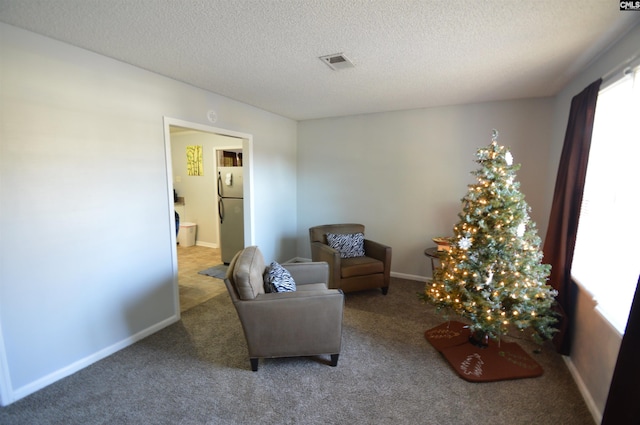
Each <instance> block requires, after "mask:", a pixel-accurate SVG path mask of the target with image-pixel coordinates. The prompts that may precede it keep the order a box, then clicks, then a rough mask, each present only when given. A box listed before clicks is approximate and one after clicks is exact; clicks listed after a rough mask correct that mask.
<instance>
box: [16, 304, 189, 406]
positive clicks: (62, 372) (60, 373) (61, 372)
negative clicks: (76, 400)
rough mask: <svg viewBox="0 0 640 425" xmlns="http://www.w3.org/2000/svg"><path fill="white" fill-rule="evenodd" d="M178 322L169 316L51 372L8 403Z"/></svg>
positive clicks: (19, 391)
mask: <svg viewBox="0 0 640 425" xmlns="http://www.w3.org/2000/svg"><path fill="white" fill-rule="evenodd" d="M178 320H180V315H179V314H178V315H174V316H171V317H169V318H167V319H165V320H163V321H161V322H158V323H156V324H155V325H153V326H150V327H148V328H147V329H144V330H142V331H140V332H138V333H137V334H135V335H132V336H130V337H128V338H125V339H123V340H122V341H119V342H117V343H115V344H113V345H110V346H109V347H105V348H103V349H102V350H100V351H97V352H95V353H93V354H91V355H89V356H87V357H85V358H83V359H80V360H78V361H76V362H74V363H72V364H70V365H68V366H65V367H63V368H62V369H58V370H56V371H55V372H52V373H50V374H48V375H46V376H44V377H42V378H40V379H38V380H36V381H33V382H31V383H29V384H27V385H24V386H22V387H20V388H18V389H16V390H14V391H11V394H10V395H9V398H10V400H8V401H9V402H10V403H13V402H15V401H18V400H20V399H21V398H24V397H26V396H28V395H30V394H33V393H35V392H36V391H38V390H41V389H43V388H44V387H46V386H48V385H51V384H53V383H54V382H56V381H59V380H60V379H62V378H66V377H67V376H69V375H72V374H74V373H76V372H78V371H79V370H81V369H84V368H85V367H87V366H90V365H91V364H93V363H95V362H97V361H100V360H102V359H104V358H106V357H109V356H110V355H111V354H114V353H116V352H118V351H120V350H122V349H123V348H126V347H128V346H130V345H133V344H134V343H136V342H138V341H140V340H141V339H143V338H146V337H148V336H149V335H151V334H154V333H156V332H158V331H159V330H160V329H163V328H165V327H167V326H169V325H171V324H173V323H175V322H177V321H178Z"/></svg>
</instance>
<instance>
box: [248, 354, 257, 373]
mask: <svg viewBox="0 0 640 425" xmlns="http://www.w3.org/2000/svg"><path fill="white" fill-rule="evenodd" d="M249 361H250V362H251V370H252V371H254V372H257V371H258V358H257V357H252V358H250V359H249Z"/></svg>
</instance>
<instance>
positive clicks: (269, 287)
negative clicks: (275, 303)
mask: <svg viewBox="0 0 640 425" xmlns="http://www.w3.org/2000/svg"><path fill="white" fill-rule="evenodd" d="M264 290H265V292H293V291H295V290H296V282H295V281H294V280H293V277H292V276H291V273H289V271H288V270H287V269H285V268H284V267H282V266H281V265H280V264H278V263H276V262H275V261H273V262H272V263H271V264H270V265H269V267H267V270H266V271H265V274H264Z"/></svg>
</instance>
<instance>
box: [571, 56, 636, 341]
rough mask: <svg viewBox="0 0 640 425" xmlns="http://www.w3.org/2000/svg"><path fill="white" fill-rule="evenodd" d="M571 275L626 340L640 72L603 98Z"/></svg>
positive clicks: (632, 274) (633, 240) (631, 286)
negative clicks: (590, 295) (591, 296)
mask: <svg viewBox="0 0 640 425" xmlns="http://www.w3.org/2000/svg"><path fill="white" fill-rule="evenodd" d="M571 272H572V275H573V277H574V279H575V280H576V281H577V282H578V283H579V284H580V285H581V286H583V287H584V288H585V289H587V290H588V291H589V292H590V293H591V294H592V295H593V298H594V300H595V301H596V302H597V307H596V308H597V310H598V311H600V313H601V314H602V315H603V316H604V317H605V318H606V319H607V320H608V321H609V322H610V323H611V324H612V325H613V326H614V327H615V328H616V329H617V330H618V331H619V332H620V334H624V330H625V327H626V324H627V318H628V315H629V310H630V308H631V302H632V301H633V296H634V292H635V288H636V284H637V282H638V276H639V275H640V68H636V70H635V72H627V74H626V75H625V77H624V78H622V79H620V80H618V81H616V82H615V83H613V84H611V85H609V86H608V87H604V88H603V89H601V91H600V93H599V94H598V101H597V104H596V114H595V120H594V126H593V136H592V140H591V150H590V152H589V163H588V168H587V176H586V182H585V188H584V197H583V201H582V207H581V210H580V222H579V225H578V234H577V239H576V247H575V251H574V259H573V266H572V270H571Z"/></svg>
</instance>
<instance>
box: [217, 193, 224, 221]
mask: <svg viewBox="0 0 640 425" xmlns="http://www.w3.org/2000/svg"><path fill="white" fill-rule="evenodd" d="M218 216H220V224H222V222H223V221H224V202H222V198H218Z"/></svg>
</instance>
